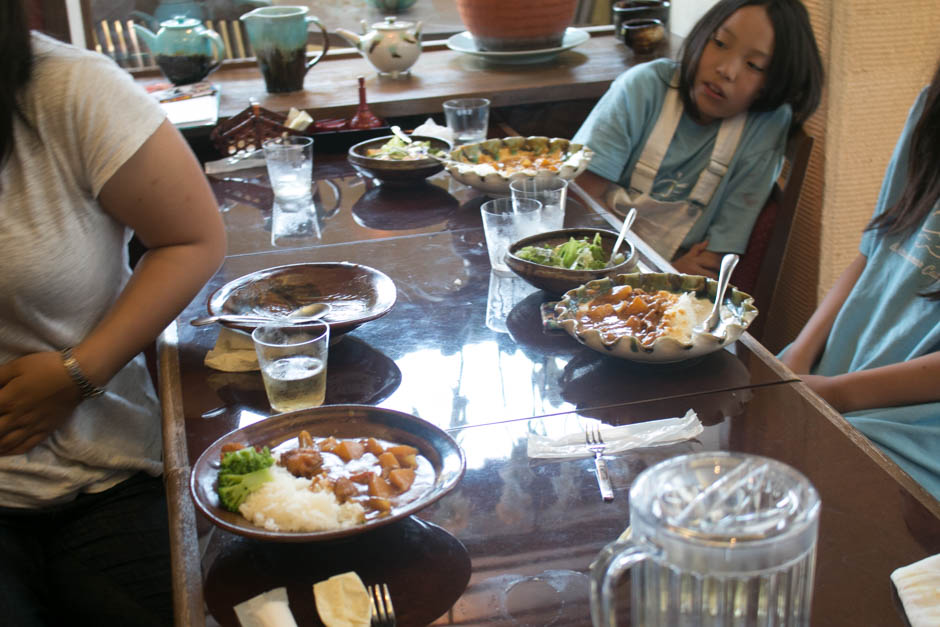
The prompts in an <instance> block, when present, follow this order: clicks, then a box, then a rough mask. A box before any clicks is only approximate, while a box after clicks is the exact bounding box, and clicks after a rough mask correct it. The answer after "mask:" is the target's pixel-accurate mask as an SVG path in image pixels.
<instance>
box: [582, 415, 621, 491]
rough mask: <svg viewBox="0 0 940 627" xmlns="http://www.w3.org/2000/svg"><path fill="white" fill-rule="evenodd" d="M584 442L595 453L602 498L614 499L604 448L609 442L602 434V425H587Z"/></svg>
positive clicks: (598, 483) (598, 485) (598, 484)
mask: <svg viewBox="0 0 940 627" xmlns="http://www.w3.org/2000/svg"><path fill="white" fill-rule="evenodd" d="M584 442H585V444H587V447H588V450H589V451H591V452H592V453H594V468H595V470H597V487H599V488H600V489H601V498H603V499H604V500H605V501H613V500H614V490H613V488H611V487H610V475H609V474H608V473H607V462H605V461H604V450H605V449H606V448H607V444H605V443H604V438H603V436H601V429H600V426H598V425H596V424H591V425H588V426H587V427H585V429H584Z"/></svg>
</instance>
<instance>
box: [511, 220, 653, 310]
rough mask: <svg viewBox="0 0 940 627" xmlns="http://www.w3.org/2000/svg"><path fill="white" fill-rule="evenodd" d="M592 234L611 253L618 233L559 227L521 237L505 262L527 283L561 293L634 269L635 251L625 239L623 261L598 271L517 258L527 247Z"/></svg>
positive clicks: (548, 246) (546, 244) (514, 244)
mask: <svg viewBox="0 0 940 627" xmlns="http://www.w3.org/2000/svg"><path fill="white" fill-rule="evenodd" d="M595 233H600V235H601V246H602V247H603V248H604V250H605V251H606V252H607V254H608V255H609V254H610V251H611V250H612V249H613V247H614V244H615V243H616V242H617V236H618V235H619V234H618V233H617V232H615V231H608V230H606V229H595V228H588V227H581V228H574V229H560V230H557V231H548V232H547V233H539V234H537V235H530V236H529V237H524V238H522V239H521V240H519V241H517V242H514V243H512V244H510V246H509V250H508V252H507V253H506V265H507V266H509V269H510V270H512V271H513V272H515V273H516V274H518V275H519V276H520V277H522V278H523V279H525V280H526V282H527V283H529V284H530V285H532V286H534V287H537V288H539V289H542V290H545V291H546V292H550V293H552V294H564V293H565V292H567V291H569V290H573V289H575V288H576V287H578V286H580V285H583V284H585V283H587V282H588V281H593V280H594V279H601V278H603V277H606V276H610V275H612V274H623V273H625V272H633V271H634V269H635V268H636V263H637V261H636V254H635V253H634V250H633V244H631V243H630V242H628V241H624V242H623V244H621V245H620V253H621V254H622V255H623V256H624V261H623V262H621V263H618V264H617V265H615V266H611V267H610V268H601V269H599V270H569V269H568V268H559V267H558V266H547V265H543V264H540V263H535V262H534V261H527V260H525V259H523V258H521V257H517V256H516V253H517V252H519V251H520V250H522V249H523V248H525V247H526V246H542V247H544V248H553V247H555V246H558V245H559V244H564V243H565V242H567V241H568V240H569V239H570V238H572V237H573V238H575V239H578V240H580V239H584V238H587V239H588V240H591V239H593V238H594V234H595Z"/></svg>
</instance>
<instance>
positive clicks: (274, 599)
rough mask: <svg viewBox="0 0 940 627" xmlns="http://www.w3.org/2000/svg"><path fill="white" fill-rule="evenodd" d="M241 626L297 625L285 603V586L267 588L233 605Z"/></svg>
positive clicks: (279, 626)
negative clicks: (265, 590) (272, 588)
mask: <svg viewBox="0 0 940 627" xmlns="http://www.w3.org/2000/svg"><path fill="white" fill-rule="evenodd" d="M235 615H236V616H237V617H238V622H239V623H241V625H242V627H297V621H295V620H294V615H293V614H291V612H290V606H289V605H288V604H287V588H275V589H274V590H268V591H267V592H264V593H262V594H259V595H258V596H256V597H252V598H250V599H248V600H247V601H243V602H241V603H239V604H238V605H236V606H235Z"/></svg>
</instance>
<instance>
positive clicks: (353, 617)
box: [313, 571, 372, 627]
mask: <svg viewBox="0 0 940 627" xmlns="http://www.w3.org/2000/svg"><path fill="white" fill-rule="evenodd" d="M313 597H314V601H315V602H316V604H317V614H319V615H320V620H321V621H323V624H324V625H326V627H369V623H370V622H371V617H372V611H371V610H372V606H371V605H370V602H369V591H368V590H366V587H365V585H364V584H363V583H362V579H360V578H359V575H357V574H356V573H355V572H354V571H349V572H345V573H340V574H339V575H333V576H332V577H330V578H329V579H326V580H324V581H318V582H317V583H315V584H313Z"/></svg>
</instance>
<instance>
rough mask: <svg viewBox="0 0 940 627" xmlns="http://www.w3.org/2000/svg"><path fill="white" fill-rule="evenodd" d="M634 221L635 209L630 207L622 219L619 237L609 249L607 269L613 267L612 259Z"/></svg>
mask: <svg viewBox="0 0 940 627" xmlns="http://www.w3.org/2000/svg"><path fill="white" fill-rule="evenodd" d="M634 220H636V207H630V211H628V212H627V215H626V216H625V217H624V219H623V225H622V226H621V227H620V235H618V236H617V241H616V242H615V243H614V247H613V248H611V249H610V259H608V260H607V267H608V268H609V267H611V266H612V265H614V257H615V256H616V255H617V252H618V251H619V250H620V245H621V244H623V240H624V238H625V237H626V236H627V231H629V230H630V227H631V226H633V221H634Z"/></svg>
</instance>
